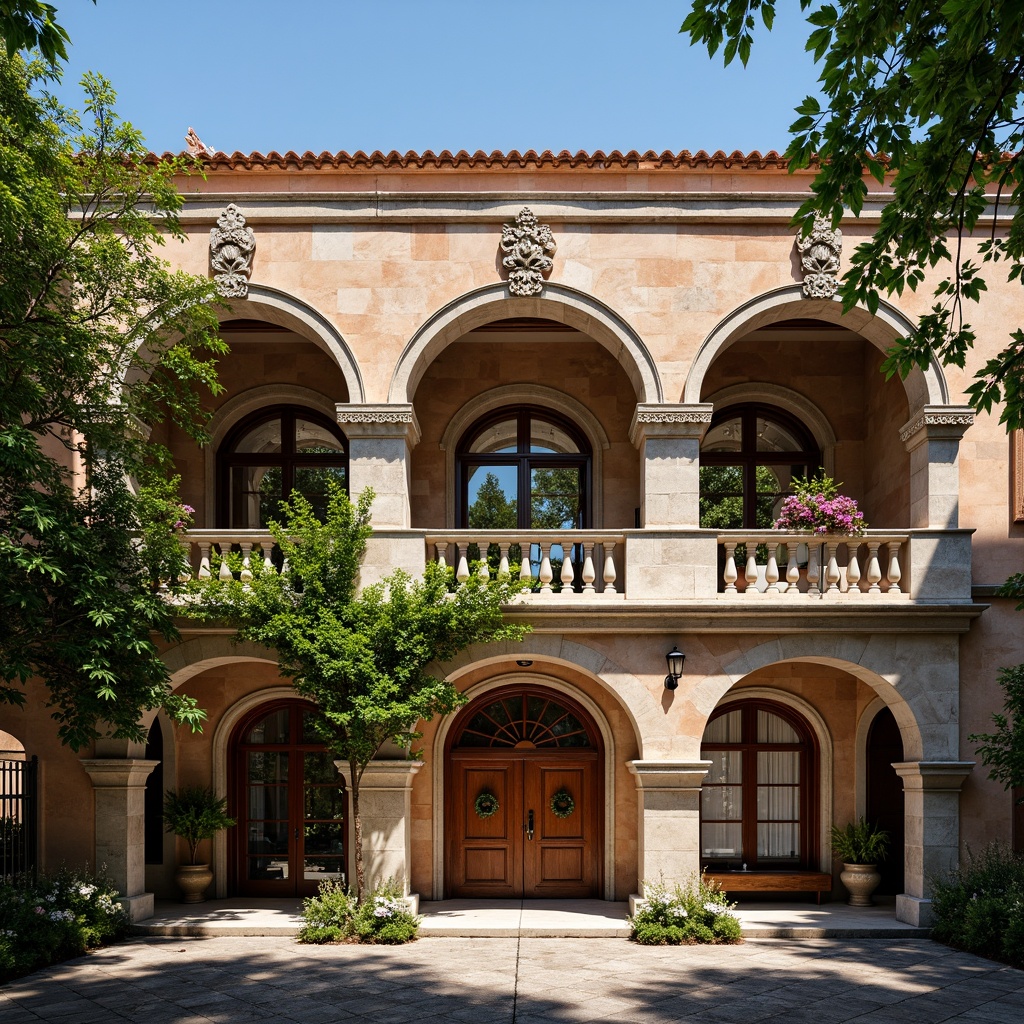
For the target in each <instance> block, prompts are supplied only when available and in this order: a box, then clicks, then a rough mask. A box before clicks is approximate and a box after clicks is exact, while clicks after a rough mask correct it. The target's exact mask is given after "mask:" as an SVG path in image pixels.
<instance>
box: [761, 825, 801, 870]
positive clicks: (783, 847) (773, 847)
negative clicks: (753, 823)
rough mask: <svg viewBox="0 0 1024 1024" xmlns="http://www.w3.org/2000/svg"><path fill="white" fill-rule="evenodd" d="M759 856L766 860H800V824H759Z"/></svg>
mask: <svg viewBox="0 0 1024 1024" xmlns="http://www.w3.org/2000/svg"><path fill="white" fill-rule="evenodd" d="M757 856H758V857H759V858H764V859H766V860H793V861H795V860H799V859H800V826H799V825H796V824H793V825H776V824H762V825H758V826H757Z"/></svg>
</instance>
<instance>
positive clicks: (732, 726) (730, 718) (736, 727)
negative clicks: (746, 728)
mask: <svg viewBox="0 0 1024 1024" xmlns="http://www.w3.org/2000/svg"><path fill="white" fill-rule="evenodd" d="M742 740H743V712H742V711H739V710H737V711H729V712H727V713H726V714H724V715H719V716H718V717H717V718H716V719H715V720H714V721H712V722H708V727H707V728H706V729H705V730H704V742H705V743H740V742H742Z"/></svg>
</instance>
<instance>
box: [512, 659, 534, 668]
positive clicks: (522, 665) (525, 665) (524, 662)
mask: <svg viewBox="0 0 1024 1024" xmlns="http://www.w3.org/2000/svg"><path fill="white" fill-rule="evenodd" d="M516 664H517V665H518V666H519V667H520V668H529V667H530V666H531V665H532V664H533V662H532V661H528V660H527V659H526V658H520V659H519V660H518V661H516Z"/></svg>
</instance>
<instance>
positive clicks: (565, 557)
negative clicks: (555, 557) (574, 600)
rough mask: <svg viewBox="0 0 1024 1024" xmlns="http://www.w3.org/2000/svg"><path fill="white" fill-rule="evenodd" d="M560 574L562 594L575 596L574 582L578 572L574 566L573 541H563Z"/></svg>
mask: <svg viewBox="0 0 1024 1024" xmlns="http://www.w3.org/2000/svg"><path fill="white" fill-rule="evenodd" d="M558 576H559V579H560V580H561V581H562V596H563V597H574V596H575V594H574V592H573V589H572V584H573V580H575V578H576V572H575V570H574V569H573V567H572V541H569V542H568V543H566V542H565V541H563V542H562V571H561V572H560V573H559V574H558Z"/></svg>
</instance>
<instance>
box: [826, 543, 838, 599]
mask: <svg viewBox="0 0 1024 1024" xmlns="http://www.w3.org/2000/svg"><path fill="white" fill-rule="evenodd" d="M825 547H826V549H827V551H828V565H827V567H826V569H825V580H826V582H827V583H828V593H830V594H838V593H839V580H840V578H841V575H842V574H841V573H840V572H839V562H838V560H837V559H836V552H837V551H838V550H839V541H837V540H830V541H828V542H827V543H826V544H825Z"/></svg>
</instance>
